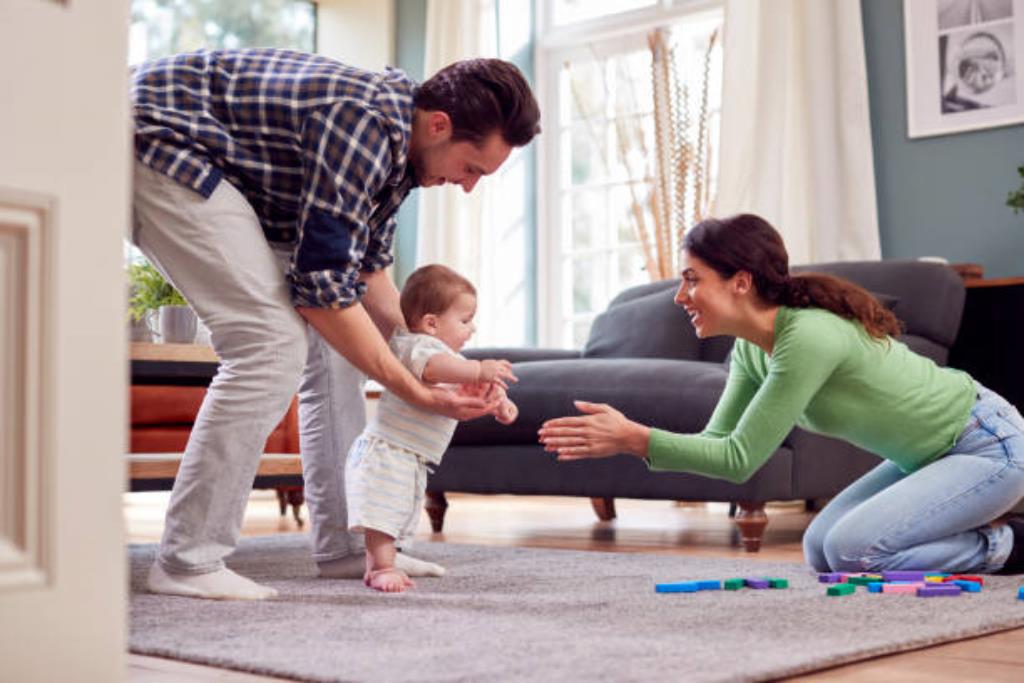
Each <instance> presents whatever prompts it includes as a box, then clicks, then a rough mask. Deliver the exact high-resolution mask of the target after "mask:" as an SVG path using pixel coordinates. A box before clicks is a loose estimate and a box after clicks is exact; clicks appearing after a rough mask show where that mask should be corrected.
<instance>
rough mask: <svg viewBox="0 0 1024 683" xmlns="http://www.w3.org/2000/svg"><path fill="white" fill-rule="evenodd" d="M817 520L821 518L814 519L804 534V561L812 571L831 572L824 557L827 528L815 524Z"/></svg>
mask: <svg viewBox="0 0 1024 683" xmlns="http://www.w3.org/2000/svg"><path fill="white" fill-rule="evenodd" d="M819 519H821V518H820V517H817V518H815V519H814V521H812V522H811V524H810V526H808V527H807V530H806V531H805V532H804V538H803V547H804V559H806V561H807V564H809V565H810V566H811V567H812V568H813V569H814V571H817V572H828V571H832V569H831V568H830V567H829V564H828V559H827V558H826V557H825V535H826V533H827V532H828V528H827V527H826V526H825V525H824V524H816V522H817V521H818V520H819Z"/></svg>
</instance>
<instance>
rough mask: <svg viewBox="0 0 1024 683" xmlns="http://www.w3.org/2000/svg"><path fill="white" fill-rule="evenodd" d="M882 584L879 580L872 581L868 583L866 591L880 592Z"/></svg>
mask: <svg viewBox="0 0 1024 683" xmlns="http://www.w3.org/2000/svg"><path fill="white" fill-rule="evenodd" d="M884 585H885V584H884V583H882V582H881V581H872V582H871V583H869V584H868V593H881V592H882V586H884Z"/></svg>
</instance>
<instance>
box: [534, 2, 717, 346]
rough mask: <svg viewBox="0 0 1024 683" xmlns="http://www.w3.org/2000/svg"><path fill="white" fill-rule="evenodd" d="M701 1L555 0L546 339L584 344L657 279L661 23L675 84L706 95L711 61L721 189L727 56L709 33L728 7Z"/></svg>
mask: <svg viewBox="0 0 1024 683" xmlns="http://www.w3.org/2000/svg"><path fill="white" fill-rule="evenodd" d="M695 5H696V3H693V2H685V3H684V2H676V3H672V2H669V1H668V0H661V1H660V2H659V1H657V0H655V1H653V2H641V1H639V0H638V1H636V2H628V3H608V2H594V3H591V2H580V1H574V0H553V1H552V2H550V3H547V6H546V9H547V15H546V25H547V27H542V29H541V31H539V44H540V51H539V55H540V59H539V70H538V72H539V75H540V76H541V83H542V89H541V92H542V97H543V99H544V103H543V105H542V106H543V107H544V113H545V120H546V121H547V124H546V125H545V135H544V136H541V141H542V142H541V144H542V145H543V149H542V159H543V161H542V165H541V171H540V175H541V183H542V185H541V187H542V190H541V191H540V193H539V194H540V196H541V198H542V201H543V206H542V213H541V219H540V220H541V228H540V231H539V235H540V239H539V245H540V250H541V256H540V268H541V273H540V282H541V287H540V289H541V291H542V292H546V293H547V295H546V296H544V297H543V298H542V300H541V302H540V310H539V319H540V337H541V339H540V342H541V344H542V345H543V346H557V347H569V348H579V347H581V346H582V345H583V344H584V343H585V341H586V338H587V335H588V334H589V331H590V326H591V324H592V322H593V319H594V317H595V316H596V315H597V314H598V313H600V312H601V311H602V310H604V309H605V308H606V306H607V304H608V302H609V301H610V300H611V299H612V298H613V297H614V296H615V295H616V294H617V293H619V292H620V291H622V290H623V289H625V288H627V287H630V286H632V285H637V284H642V283H645V282H649V281H651V279H652V278H651V275H650V272H649V269H648V264H647V261H646V256H645V251H644V249H643V247H642V243H641V236H640V235H641V231H640V230H639V229H638V225H643V226H646V229H647V232H648V234H649V233H650V229H651V227H652V226H653V225H654V215H653V212H652V208H651V201H652V188H653V187H654V184H655V174H656V155H657V153H658V149H659V147H658V146H657V145H656V144H655V130H656V128H655V114H654V86H653V84H652V57H651V50H650V48H649V47H648V36H649V34H650V32H651V31H652V30H654V29H656V28H662V29H664V30H665V35H667V36H669V38H668V42H669V45H670V46H671V48H672V50H673V53H674V56H675V71H676V74H677V75H676V78H677V82H679V83H682V84H683V85H684V86H685V87H686V88H687V89H688V91H689V92H691V93H693V92H698V91H700V89H701V88H702V86H703V84H704V83H705V80H704V78H705V76H704V67H705V64H706V65H707V66H708V67H709V68H708V74H707V80H706V83H707V86H708V87H707V91H708V95H707V100H706V102H707V109H706V111H707V117H706V129H707V131H708V132H707V133H706V135H707V139H708V140H709V145H708V148H709V150H710V152H709V155H708V156H709V157H712V158H709V160H708V163H707V168H708V175H709V177H708V178H706V179H705V184H706V185H707V186H708V187H707V188H706V189H705V190H704V191H705V192H708V193H711V195H712V196H713V186H714V176H715V173H716V170H717V169H716V163H715V159H714V158H713V155H714V152H715V150H716V149H717V144H716V140H717V129H718V111H719V99H720V90H721V87H720V80H721V59H720V52H721V51H720V49H717V48H716V49H715V50H713V51H711V52H709V44H711V45H714V43H709V40H710V36H711V35H712V34H713V33H714V32H715V31H716V29H718V28H719V27H720V25H721V10H720V9H719V8H718V7H717V6H711V7H710V8H709V7H708V3H701V4H700V8H701V9H694V7H695ZM577 20H579V21H577ZM717 44H718V45H720V41H719V42H718V43H717ZM708 55H710V58H708Z"/></svg>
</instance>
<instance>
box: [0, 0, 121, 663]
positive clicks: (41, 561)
mask: <svg viewBox="0 0 1024 683" xmlns="http://www.w3.org/2000/svg"><path fill="white" fill-rule="evenodd" d="M127 36H128V0H0V680H4V681H18V682H19V683H22V682H27V681H47V682H49V681H104V682H106V681H117V680H121V679H122V678H123V676H124V666H125V657H124V640H125V621H126V618H125V596H126V588H125V587H126V582H125V560H124V546H123V532H122V527H123V521H122V514H121V491H122V490H123V482H124V466H123V464H122V463H123V454H124V452H125V450H126V449H125V427H124V425H125V386H126V383H127V379H126V375H127V361H126V357H127V354H126V346H127V345H126V342H125V338H126V337H125V318H124V306H125V286H124V278H123V264H122V258H123V256H122V253H123V252H122V246H121V243H122V242H121V241H122V236H123V235H124V234H125V229H126V226H127V223H128V184H129V176H128V169H129V159H130V147H129V142H130V139H129V132H128V131H129V128H128V120H129V119H128V103H127V90H126V87H127V68H126V66H125V65H126V61H127Z"/></svg>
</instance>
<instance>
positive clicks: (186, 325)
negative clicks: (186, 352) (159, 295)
mask: <svg viewBox="0 0 1024 683" xmlns="http://www.w3.org/2000/svg"><path fill="white" fill-rule="evenodd" d="M195 338H196V314H195V313H193V312H192V309H191V308H189V307H188V306H161V307H160V341H161V342H163V343H164V344H191V343H192V342H193V341H195Z"/></svg>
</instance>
